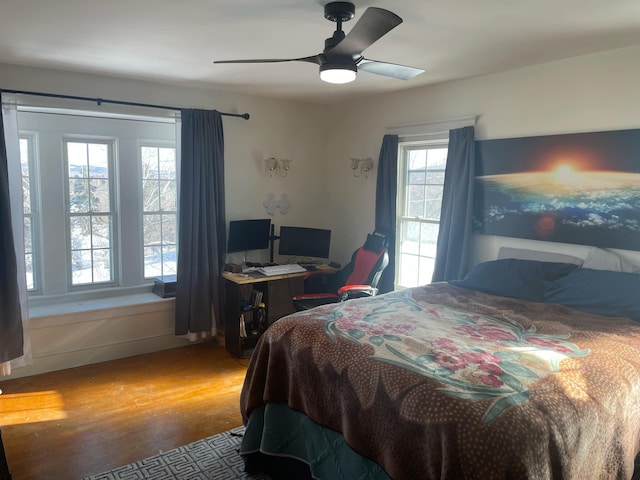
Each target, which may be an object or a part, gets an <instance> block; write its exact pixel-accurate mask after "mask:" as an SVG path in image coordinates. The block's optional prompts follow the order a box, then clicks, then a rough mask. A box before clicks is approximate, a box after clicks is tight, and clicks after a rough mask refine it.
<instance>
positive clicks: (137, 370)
mask: <svg viewBox="0 0 640 480" xmlns="http://www.w3.org/2000/svg"><path fill="white" fill-rule="evenodd" d="M246 365H247V360H237V359H235V358H232V357H231V356H230V355H229V354H228V353H227V351H226V350H225V349H224V348H222V347H220V346H218V345H217V344H215V343H202V344H196V345H190V346H188V347H182V348H176V349H173V350H166V351H163V352H156V353H151V354H147V355H139V356H135V357H130V358H125V359H121V360H114V361H110V362H104V363H99V364H95V365H89V366H85V367H78V368H73V369H68V370H61V371H58V372H52V373H47V374H42V375H34V376H31V377H25V378H18V379H12V380H5V381H0V388H1V389H2V391H3V394H2V395H0V428H1V429H2V436H3V439H4V444H5V450H6V455H7V460H8V463H9V468H10V469H11V473H12V475H13V478H14V479H15V480H32V479H64V480H69V479H80V478H82V477H84V476H87V475H92V474H96V473H100V472H103V471H105V470H110V469H112V468H115V467H118V466H121V465H125V464H127V463H131V462H134V461H136V460H141V459H143V458H146V457H149V456H151V455H155V454H157V453H158V452H160V451H167V450H170V449H172V448H175V447H178V446H181V445H185V444H187V443H191V442H194V441H196V440H200V439H202V438H205V437H208V436H211V435H215V434H216V433H220V432H223V431H225V430H229V429H231V428H235V427H238V426H240V425H241V424H242V420H241V416H240V410H239V399H240V389H241V387H242V381H243V380H244V375H245V373H246Z"/></svg>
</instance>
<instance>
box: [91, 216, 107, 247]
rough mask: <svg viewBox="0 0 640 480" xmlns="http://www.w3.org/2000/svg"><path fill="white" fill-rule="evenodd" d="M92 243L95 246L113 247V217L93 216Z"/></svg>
mask: <svg viewBox="0 0 640 480" xmlns="http://www.w3.org/2000/svg"><path fill="white" fill-rule="evenodd" d="M91 235H92V241H91V245H92V247H93V248H110V247H111V217H108V216H93V217H91Z"/></svg>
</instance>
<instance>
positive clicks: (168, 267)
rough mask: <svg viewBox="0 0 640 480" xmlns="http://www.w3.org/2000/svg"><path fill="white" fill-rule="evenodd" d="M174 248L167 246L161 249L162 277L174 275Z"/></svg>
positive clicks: (175, 258)
mask: <svg viewBox="0 0 640 480" xmlns="http://www.w3.org/2000/svg"><path fill="white" fill-rule="evenodd" d="M176 260H177V256H176V247H175V245H173V246H168V247H163V248H162V275H175V274H176V271H177V269H176V265H177V261H176Z"/></svg>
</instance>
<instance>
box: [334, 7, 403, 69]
mask: <svg viewBox="0 0 640 480" xmlns="http://www.w3.org/2000/svg"><path fill="white" fill-rule="evenodd" d="M401 23H402V19H401V18H400V17H399V16H397V15H396V14H395V13H393V12H390V11H389V10H385V9H383V8H376V7H369V8H367V9H366V10H365V12H364V13H363V14H362V16H361V17H360V19H359V20H358V22H357V23H356V24H355V25H354V26H353V28H352V29H351V30H350V31H349V33H348V34H347V36H346V37H345V38H344V40H342V41H341V42H340V43H339V44H338V45H336V46H335V47H334V48H332V49H331V50H329V51H328V52H325V53H327V54H330V55H350V56H353V57H357V56H360V54H362V52H363V51H364V50H365V49H366V48H367V47H369V46H370V45H372V44H373V43H375V42H376V41H377V40H378V39H380V38H381V37H382V36H384V35H385V34H387V33H389V32H390V31H391V30H393V29H394V28H395V27H397V26H398V25H400V24H401Z"/></svg>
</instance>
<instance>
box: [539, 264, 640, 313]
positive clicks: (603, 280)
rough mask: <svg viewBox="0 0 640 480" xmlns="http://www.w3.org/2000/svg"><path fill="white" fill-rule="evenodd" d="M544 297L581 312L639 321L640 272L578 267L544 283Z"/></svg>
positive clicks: (550, 301) (549, 301)
mask: <svg viewBox="0 0 640 480" xmlns="http://www.w3.org/2000/svg"><path fill="white" fill-rule="evenodd" d="M544 301H545V302H546V303H559V304H561V305H566V306H567V307H570V308H573V309H575V310H580V311H582V312H588V313H596V314H598V315H606V316H609V317H627V318H631V319H632V320H635V321H640V275H638V274H636V273H627V272H612V271H609V270H593V269H591V268H579V269H577V270H575V271H574V272H572V273H571V274H569V275H567V276H566V277H563V278H560V279H558V280H554V281H552V282H547V283H546V284H545V291H544Z"/></svg>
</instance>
